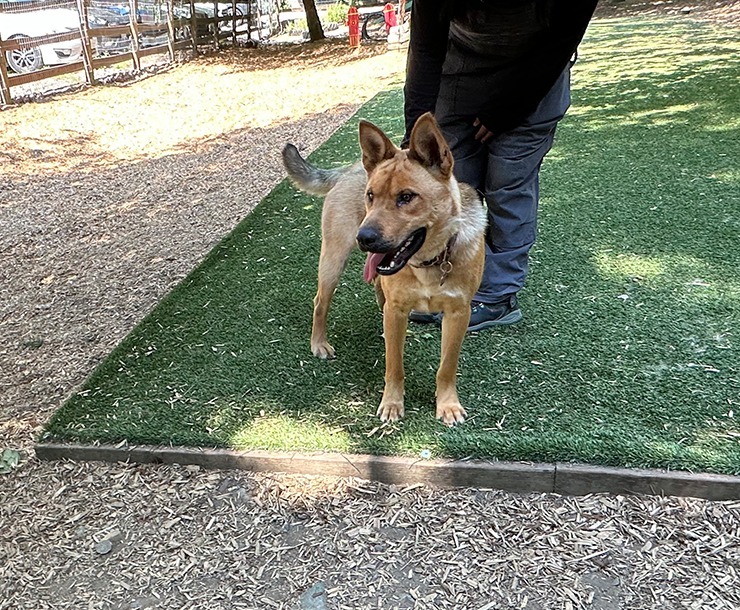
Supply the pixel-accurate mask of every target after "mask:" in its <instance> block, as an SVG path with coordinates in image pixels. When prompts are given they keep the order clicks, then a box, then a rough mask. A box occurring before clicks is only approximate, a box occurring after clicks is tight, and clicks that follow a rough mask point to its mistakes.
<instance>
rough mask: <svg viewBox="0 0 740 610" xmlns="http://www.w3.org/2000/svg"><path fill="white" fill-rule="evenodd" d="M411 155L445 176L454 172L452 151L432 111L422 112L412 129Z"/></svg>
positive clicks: (447, 176)
mask: <svg viewBox="0 0 740 610" xmlns="http://www.w3.org/2000/svg"><path fill="white" fill-rule="evenodd" d="M409 157H410V158H412V159H415V160H417V161H418V162H419V163H421V164H422V165H423V166H425V167H428V168H430V169H437V170H438V171H439V173H440V174H441V175H442V176H443V177H444V178H449V177H450V175H451V174H452V166H453V160H452V153H451V152H450V147H449V146H448V144H447V140H445V138H444V136H443V135H442V132H441V131H440V130H439V125H438V124H437V121H436V120H435V118H434V116H433V115H432V113H431V112H427V113H425V114H422V115H421V116H420V117H419V118H418V119H417V120H416V124H415V125H414V128H413V129H412V130H411V138H410V139H409Z"/></svg>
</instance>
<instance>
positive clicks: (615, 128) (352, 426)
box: [41, 20, 740, 474]
mask: <svg viewBox="0 0 740 610" xmlns="http://www.w3.org/2000/svg"><path fill="white" fill-rule="evenodd" d="M739 81H740V45H739V44H738V41H737V39H736V38H735V37H734V32H732V31H730V30H728V31H721V30H718V29H712V28H711V27H708V26H706V27H704V26H698V25H690V24H686V23H685V22H679V21H669V20H661V21H644V22H636V21H631V20H629V21H628V20H621V21H620V20H617V21H600V22H595V23H594V24H593V25H592V26H591V28H590V29H589V32H588V35H587V39H586V41H585V42H584V44H583V45H582V49H581V59H580V60H579V62H578V64H577V65H576V68H575V69H574V84H573V97H574V104H573V107H572V109H571V111H570V113H569V114H568V116H567V117H566V119H565V120H564V121H563V123H562V124H561V127H560V131H559V134H558V138H557V142H556V146H555V148H554V149H553V151H552V152H551V153H550V155H549V156H548V158H547V160H546V162H545V165H544V167H543V171H542V189H541V190H542V204H541V218H540V235H539V240H538V242H537V245H536V247H535V249H534V250H533V253H532V269H531V274H530V278H529V284H528V287H527V289H526V290H525V291H523V292H522V294H521V303H522V306H523V310H524V314H525V319H524V321H523V322H522V323H520V324H518V325H516V326H514V327H510V328H505V329H501V330H495V331H486V332H483V333H480V334H477V335H472V336H470V337H469V338H468V339H467V340H466V342H465V345H464V348H463V356H462V361H461V378H460V394H461V399H462V401H463V404H464V405H465V407H466V408H467V410H468V413H469V419H468V420H467V421H466V423H465V424H464V425H462V426H458V427H456V428H454V429H447V428H445V427H443V426H442V425H441V424H439V423H438V422H436V421H435V419H434V373H435V369H436V366H437V362H438V358H439V330H438V329H435V328H429V327H423V326H414V325H412V326H411V327H410V333H409V337H408V341H407V350H406V372H407V381H406V418H405V419H404V420H403V421H402V422H400V423H397V424H394V425H389V426H384V427H379V422H378V420H377V419H376V417H375V410H376V408H377V405H378V403H379V401H380V392H381V390H382V384H383V342H382V337H381V332H382V322H381V317H380V314H379V312H378V311H377V307H376V305H375V302H374V295H373V291H372V289H371V288H370V287H368V286H367V285H364V284H363V282H362V273H361V271H362V264H363V258H362V256H361V255H360V254H359V253H355V255H354V256H353V258H352V260H351V264H350V268H349V269H348V271H347V273H346V274H345V276H344V278H343V282H342V284H341V286H340V288H339V290H338V292H337V295H336V298H335V301H334V306H333V309H332V312H331V314H330V324H329V331H330V337H331V340H332V342H333V345H334V347H335V348H336V349H337V355H338V357H337V359H336V360H333V361H328V362H325V361H319V360H317V359H314V358H313V357H312V356H311V354H310V349H309V335H310V326H311V309H312V298H313V294H314V290H315V282H316V265H317V260H318V251H319V240H320V236H319V217H320V200H318V199H316V198H311V197H308V196H305V195H303V194H300V193H297V192H296V191H295V190H294V189H293V188H292V187H291V186H289V185H288V184H287V183H282V184H281V185H279V186H278V187H277V188H276V189H275V190H274V191H273V192H272V193H271V194H270V195H269V196H268V197H267V198H266V199H265V200H264V201H263V202H262V203H261V204H260V205H259V206H258V207H257V209H255V211H254V212H253V213H252V214H251V215H250V216H249V217H247V218H245V220H244V221H243V222H242V223H241V224H240V225H239V226H238V227H237V228H236V230H235V231H234V232H233V233H232V234H231V235H230V236H229V237H227V238H226V239H225V240H224V241H223V242H222V243H221V244H220V245H219V246H218V247H216V248H215V249H214V250H213V251H212V252H211V253H210V255H209V256H208V257H207V258H206V259H205V260H204V262H203V263H202V264H201V265H200V266H199V267H198V268H197V269H196V270H194V271H193V273H192V274H191V275H190V276H189V277H188V278H187V279H186V280H184V281H183V282H182V283H181V285H180V286H178V287H177V288H176V289H175V290H174V291H173V292H172V293H171V294H170V295H168V296H167V297H166V298H165V299H164V300H163V301H162V302H161V304H160V305H159V306H158V307H157V308H156V309H155V310H154V311H153V312H152V313H151V315H149V316H148V317H147V318H146V319H145V320H144V321H143V322H142V323H141V324H140V325H139V326H138V327H137V328H136V329H135V330H134V331H133V332H132V333H131V334H130V336H128V337H127V338H126V339H125V340H124V341H123V342H122V343H121V344H120V345H119V346H118V347H117V348H116V349H115V350H114V352H113V353H112V354H111V355H110V357H109V358H108V359H107V360H106V361H104V362H103V363H102V364H101V365H100V366H99V367H98V368H97V370H96V371H95V372H94V373H93V375H92V376H91V377H90V379H89V380H88V382H87V383H86V385H85V386H84V388H82V390H81V391H79V392H78V393H77V394H76V395H74V396H72V397H71V398H70V399H69V400H68V401H67V402H66V404H64V405H63V406H62V407H61V408H60V409H59V411H58V412H57V413H56V414H55V416H54V417H53V419H52V420H51V421H50V423H49V424H48V426H47V428H46V431H45V432H44V433H43V435H42V439H41V440H57V441H58V440H68V441H78V442H88V443H89V442H94V441H100V442H114V443H115V442H119V441H122V440H124V439H125V440H128V442H129V443H131V444H175V445H190V446H207V447H212V446H218V447H234V448H244V449H248V448H260V449H279V450H305V451H316V450H319V451H322V450H326V451H351V452H368V453H378V454H395V455H418V454H419V452H420V451H422V450H425V449H427V450H429V451H430V452H431V454H432V455H434V456H452V457H468V456H472V457H485V458H498V459H507V460H534V461H548V462H552V461H571V460H573V461H580V462H589V463H596V464H603V465H621V466H641V467H666V468H675V469H690V470H702V471H713V472H722V473H730V474H738V473H740V349H738V343H739V342H740V271H739V270H740V248H738V244H740V239H739V237H740V170H739V169H738V159H740V144H739V142H740V129H739V128H740V115H739V114H738V108H740V90H738V87H737V83H738V82H739ZM401 108H402V97H401V94H400V92H399V91H390V92H386V93H384V94H381V95H379V96H378V97H376V98H375V99H374V100H373V101H371V102H370V103H369V104H367V105H366V106H365V107H364V108H363V109H362V110H361V112H360V113H359V115H358V117H357V118H359V117H363V118H368V119H370V120H372V121H374V122H376V123H377V124H378V125H380V126H381V127H383V128H384V129H386V130H387V131H388V132H389V133H390V134H391V135H392V136H393V137H394V138H395V139H397V140H398V139H400V137H401V128H402V126H401V123H402V121H401V116H400V113H401ZM356 131H357V120H356V119H354V120H352V121H350V122H349V123H348V124H347V125H346V126H345V127H344V128H343V129H341V130H340V131H339V132H337V133H336V134H334V135H333V136H332V137H331V138H330V139H329V141H328V142H327V143H326V144H325V145H324V146H323V147H322V148H321V149H320V150H319V151H317V152H316V153H315V154H314V155H313V157H312V160H313V161H314V162H316V163H318V164H320V165H324V166H327V165H340V164H345V163H348V162H350V161H353V160H355V159H356V158H357V155H358V146H357V136H356ZM281 144H282V143H276V146H280V145H281Z"/></svg>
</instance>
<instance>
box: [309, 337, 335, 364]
mask: <svg viewBox="0 0 740 610" xmlns="http://www.w3.org/2000/svg"><path fill="white" fill-rule="evenodd" d="M311 351H312V352H313V355H314V356H316V357H317V358H321V359H322V360H326V359H327V358H334V356H335V354H334V348H333V347H332V346H331V345H329V344H328V343H327V342H326V341H324V342H323V343H312V344H311Z"/></svg>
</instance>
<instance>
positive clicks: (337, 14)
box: [326, 2, 349, 24]
mask: <svg viewBox="0 0 740 610" xmlns="http://www.w3.org/2000/svg"><path fill="white" fill-rule="evenodd" d="M348 10H349V7H348V6H347V5H346V4H344V3H343V2H337V3H336V4H331V5H329V8H328V9H327V10H326V20H327V21H328V22H329V23H339V24H343V23H346V22H347V11H348Z"/></svg>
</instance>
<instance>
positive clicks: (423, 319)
mask: <svg viewBox="0 0 740 610" xmlns="http://www.w3.org/2000/svg"><path fill="white" fill-rule="evenodd" d="M409 320H411V321H412V322H416V323H417V324H440V323H441V322H442V314H441V313H422V312H420V311H414V310H413V309H412V310H411V313H410V314H409Z"/></svg>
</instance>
